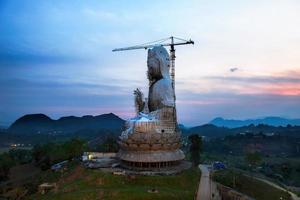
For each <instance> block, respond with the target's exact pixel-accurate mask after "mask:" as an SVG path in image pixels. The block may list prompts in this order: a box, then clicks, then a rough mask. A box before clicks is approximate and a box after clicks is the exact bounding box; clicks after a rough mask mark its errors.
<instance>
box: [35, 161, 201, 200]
mask: <svg viewBox="0 0 300 200" xmlns="http://www.w3.org/2000/svg"><path fill="white" fill-rule="evenodd" d="M59 176H60V177H59ZM47 177H49V180H50V179H51V180H52V181H53V182H54V180H55V179H56V181H55V182H56V183H57V184H58V189H57V191H53V192H49V193H47V194H45V195H41V194H35V195H32V196H30V198H29V199H45V200H46V199H66V200H68V199H70V200H71V199H72V200H73V199H74V200H76V199H107V200H110V199H123V200H127V199H130V200H137V199H143V200H150V199H151V200H152V199H157V200H159V199H161V200H167V199H174V200H175V199H193V198H194V195H195V191H196V188H197V187H198V183H199V178H200V171H199V170H198V169H197V168H194V169H189V170H186V171H184V172H182V173H181V174H179V175H174V176H134V177H133V176H131V177H129V176H116V175H112V174H110V173H107V172H102V171H100V170H91V169H85V168H83V167H82V166H80V165H77V166H73V167H72V169H69V171H68V172H66V173H65V174H62V175H58V174H57V173H55V172H47V174H44V176H43V177H42V178H41V179H42V180H44V181H46V180H47ZM49 180H48V182H50V181H49ZM153 188H155V189H157V190H158V193H149V192H148V190H150V189H153Z"/></svg>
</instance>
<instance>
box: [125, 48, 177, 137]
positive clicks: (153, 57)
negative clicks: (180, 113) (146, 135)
mask: <svg viewBox="0 0 300 200" xmlns="http://www.w3.org/2000/svg"><path fill="white" fill-rule="evenodd" d="M147 65H148V71H147V75H148V79H149V95H148V99H146V100H144V98H143V93H142V92H141V91H140V89H136V90H135V91H134V96H135V108H136V113H137V115H136V117H134V118H132V119H130V120H129V121H127V124H126V130H125V131H123V133H122V135H121V138H127V137H128V134H131V133H133V131H134V126H135V125H136V124H137V123H139V122H147V123H148V124H149V123H151V122H152V123H156V122H158V121H159V120H162V119H161V113H160V112H163V108H172V109H171V112H172V111H173V112H172V113H171V115H172V116H173V115H174V107H175V100H174V90H173V87H172V81H171V78H170V73H169V71H170V58H169V54H168V52H167V50H166V49H165V48H164V47H162V46H157V47H154V48H152V49H149V50H148V59H147ZM169 110H170V109H169ZM175 125H176V124H175Z"/></svg>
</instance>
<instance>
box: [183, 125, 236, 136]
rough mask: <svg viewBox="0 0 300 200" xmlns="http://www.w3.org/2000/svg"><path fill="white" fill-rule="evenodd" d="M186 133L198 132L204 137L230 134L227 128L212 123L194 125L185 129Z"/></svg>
mask: <svg viewBox="0 0 300 200" xmlns="http://www.w3.org/2000/svg"><path fill="white" fill-rule="evenodd" d="M187 133H188V134H200V135H202V136H206V137H224V136H226V135H230V134H232V131H231V130H230V129H229V128H225V127H218V126H215V125H213V124H204V125H201V126H195V127H192V128H190V129H188V130H187Z"/></svg>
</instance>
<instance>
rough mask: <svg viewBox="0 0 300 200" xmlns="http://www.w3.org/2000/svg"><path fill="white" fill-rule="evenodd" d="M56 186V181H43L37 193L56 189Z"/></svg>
mask: <svg viewBox="0 0 300 200" xmlns="http://www.w3.org/2000/svg"><path fill="white" fill-rule="evenodd" d="M56 188H57V185H56V183H43V184H41V185H39V189H38V191H39V193H40V194H46V193H47V192H49V191H51V190H53V189H56Z"/></svg>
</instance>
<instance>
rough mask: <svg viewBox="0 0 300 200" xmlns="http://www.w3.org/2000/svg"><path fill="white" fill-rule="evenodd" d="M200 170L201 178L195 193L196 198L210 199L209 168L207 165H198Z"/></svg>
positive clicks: (200, 199)
mask: <svg viewBox="0 0 300 200" xmlns="http://www.w3.org/2000/svg"><path fill="white" fill-rule="evenodd" d="M199 168H200V170H201V179H200V184H199V188H198V193H197V198H196V199H197V200H210V199H211V191H210V177H209V169H208V168H207V165H199Z"/></svg>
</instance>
